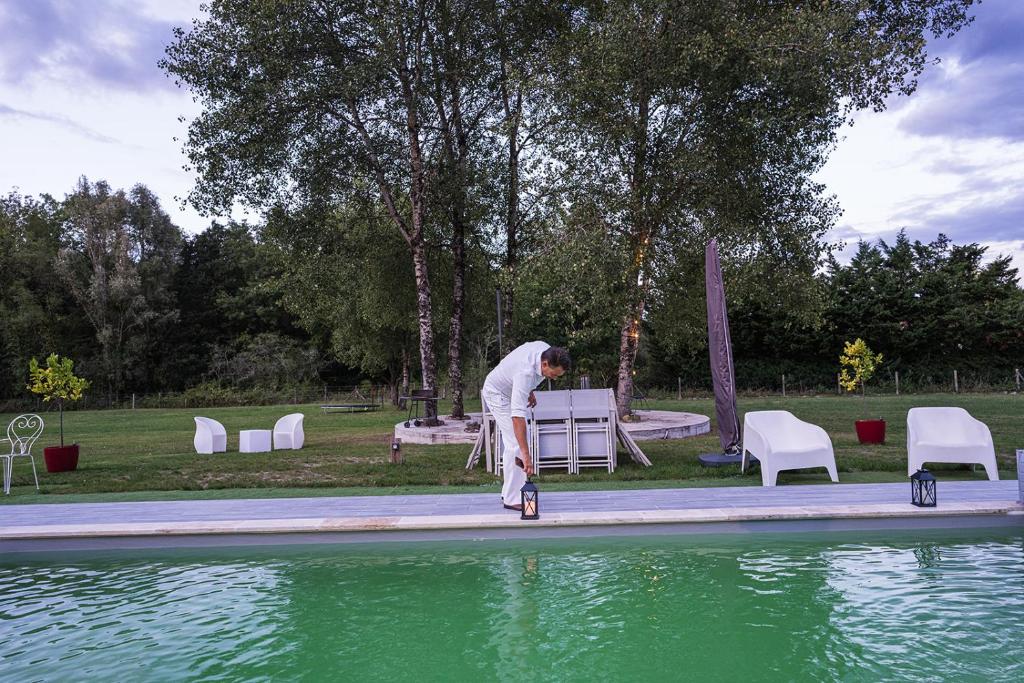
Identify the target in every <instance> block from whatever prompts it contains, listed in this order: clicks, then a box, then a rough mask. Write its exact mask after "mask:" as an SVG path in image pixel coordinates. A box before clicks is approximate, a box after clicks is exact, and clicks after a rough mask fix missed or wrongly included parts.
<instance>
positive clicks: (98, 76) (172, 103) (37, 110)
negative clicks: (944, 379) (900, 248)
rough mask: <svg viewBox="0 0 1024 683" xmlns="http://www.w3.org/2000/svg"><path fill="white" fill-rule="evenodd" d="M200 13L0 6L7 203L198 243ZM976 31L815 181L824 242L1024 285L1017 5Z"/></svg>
mask: <svg viewBox="0 0 1024 683" xmlns="http://www.w3.org/2000/svg"><path fill="white" fill-rule="evenodd" d="M199 4H200V0H0V193H3V194H6V193H7V192H9V191H11V190H14V189H17V190H18V191H20V192H21V193H23V194H30V195H36V194H41V193H44V192H45V193H50V194H53V195H54V196H56V197H63V195H64V194H65V193H67V192H69V191H70V190H71V188H72V187H73V186H74V184H75V181H76V179H77V178H78V176H79V175H82V174H85V175H87V176H88V177H89V178H90V179H93V180H97V179H105V180H107V181H108V182H109V183H111V184H112V185H113V186H115V187H125V188H127V187H130V186H131V185H133V184H134V183H136V182H142V183H145V184H146V185H148V186H149V187H150V189H152V190H153V191H154V192H156V193H157V195H158V196H159V197H160V198H161V199H162V201H163V203H164V207H165V209H166V210H167V211H168V213H170V214H171V216H172V218H173V219H174V220H175V221H176V222H177V224H178V225H180V226H181V227H182V228H184V229H185V230H188V231H190V232H197V231H200V230H202V229H204V228H205V227H206V225H208V224H209V219H207V218H204V217H202V216H200V215H198V214H197V213H196V212H195V211H193V210H192V209H190V208H188V207H182V206H180V202H178V201H176V200H175V198H176V197H181V196H184V195H185V194H186V193H187V192H188V190H189V188H190V187H191V185H192V178H191V177H190V175H189V174H188V173H186V172H185V171H184V170H183V169H182V166H183V164H184V163H185V158H184V156H183V155H182V153H181V142H180V140H181V139H182V138H183V137H184V133H185V124H182V123H179V122H178V117H179V116H185V117H186V118H190V117H192V116H194V115H195V114H196V113H197V112H198V111H199V108H198V106H197V105H196V104H195V103H194V102H193V101H192V99H191V96H190V95H189V94H188V93H187V92H185V91H182V90H179V89H177V88H175V86H174V84H173V83H172V81H171V80H170V79H168V78H167V77H166V76H165V75H164V74H163V72H161V71H160V70H159V69H158V68H157V66H156V62H157V60H158V59H160V57H162V56H163V48H164V45H166V44H167V43H168V42H170V40H171V29H172V28H173V27H174V26H183V25H188V24H189V22H190V19H191V18H192V17H193V16H195V15H196V14H197V13H198V7H199ZM976 16H977V18H976V20H975V22H974V23H973V24H972V25H971V26H969V27H968V28H967V29H966V30H965V31H963V32H962V33H961V34H959V35H958V36H956V37H954V38H953V39H952V40H940V41H934V42H933V43H932V44H931V45H930V47H929V53H930V55H931V56H933V57H940V58H941V60H942V61H941V63H940V64H939V65H937V66H933V67H931V68H930V70H929V71H928V72H926V74H925V76H924V77H923V78H922V79H921V85H920V88H919V90H918V91H917V93H915V94H914V95H913V96H912V97H911V98H909V99H908V98H894V99H893V100H892V101H891V102H890V106H889V108H888V109H887V110H886V111H885V112H882V113H874V112H864V113H861V114H860V115H858V116H857V117H856V120H855V123H854V125H853V126H852V127H849V128H847V129H845V130H844V131H843V140H842V142H841V143H840V144H839V146H838V148H837V149H836V150H835V152H834V153H833V154H832V157H831V159H830V160H829V163H828V164H827V166H826V167H825V168H824V169H823V170H822V171H821V173H820V174H819V177H820V180H821V181H822V182H824V183H825V184H826V185H827V186H828V188H829V190H830V191H831V192H832V193H834V194H835V195H836V196H837V197H838V198H839V202H840V205H841V206H842V208H843V210H844V214H843V216H842V218H841V219H840V221H839V223H838V225H837V227H836V230H835V232H834V234H833V235H832V237H833V239H835V240H842V241H845V242H847V243H849V244H854V243H855V242H856V240H857V239H858V238H867V239H875V238H882V239H891V238H892V237H893V236H894V235H895V233H896V232H897V231H898V230H899V229H901V228H905V229H906V230H907V232H908V233H909V234H910V236H911V237H912V238H915V239H921V240H931V239H934V238H935V236H936V234H937V233H939V232H944V233H946V234H947V235H949V236H950V238H952V239H953V241H954V242H957V243H965V242H981V243H983V244H986V245H989V246H990V247H991V252H992V253H993V254H995V253H1003V254H1009V255H1012V256H1013V257H1014V261H1015V265H1016V266H1017V267H1018V268H1021V270H1022V271H1024V41H1022V40H1020V39H1019V36H1021V35H1024V2H1021V0H985V2H984V3H983V4H981V5H980V6H978V7H977V8H976ZM175 138H178V141H176V140H175Z"/></svg>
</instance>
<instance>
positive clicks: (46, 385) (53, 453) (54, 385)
mask: <svg viewBox="0 0 1024 683" xmlns="http://www.w3.org/2000/svg"><path fill="white" fill-rule="evenodd" d="M74 367H75V363H74V361H73V360H71V359H70V358H61V357H60V356H58V355H57V354H55V353H51V354H50V356H49V357H48V358H47V359H46V366H45V367H43V366H40V365H39V361H37V360H36V359H35V358H33V359H32V360H31V361H29V364H28V373H29V382H30V384H29V385H28V390H29V391H31V392H32V393H33V394H39V395H41V396H42V397H43V400H44V401H47V402H49V401H56V402H57V410H58V411H60V446H47V447H46V448H44V449H43V460H45V461H46V471H47V472H68V471H71V470H74V469H75V468H77V467H78V444H72V445H70V446H65V445H64V403H65V401H77V400H78V399H80V398H82V392H83V391H85V390H86V389H87V388H88V387H89V382H87V381H86V380H84V379H82V378H81V377H75V373H74Z"/></svg>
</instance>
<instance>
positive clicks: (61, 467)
mask: <svg viewBox="0 0 1024 683" xmlns="http://www.w3.org/2000/svg"><path fill="white" fill-rule="evenodd" d="M43 460H45V461H46V471H47V472H72V471H74V470H76V469H77V468H78V444H77V443H76V444H72V445H70V446H47V447H46V448H44V449H43Z"/></svg>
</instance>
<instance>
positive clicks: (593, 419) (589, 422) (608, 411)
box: [572, 389, 615, 473]
mask: <svg viewBox="0 0 1024 683" xmlns="http://www.w3.org/2000/svg"><path fill="white" fill-rule="evenodd" d="M610 393H611V390H610V389H580V390H578V391H573V392H572V437H573V444H574V445H575V456H574V458H575V464H576V468H575V470H576V472H577V473H579V471H580V468H581V467H605V468H607V469H608V471H609V472H614V471H615V427H614V424H615V423H614V422H613V413H612V411H613V410H614V403H612V402H611V400H610V397H609V394H610Z"/></svg>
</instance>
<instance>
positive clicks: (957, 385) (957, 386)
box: [953, 370, 960, 394]
mask: <svg viewBox="0 0 1024 683" xmlns="http://www.w3.org/2000/svg"><path fill="white" fill-rule="evenodd" d="M953 391H954V392H956V393H958V394H959V393H960V376H959V375H958V374H957V372H956V370H954V371H953Z"/></svg>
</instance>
